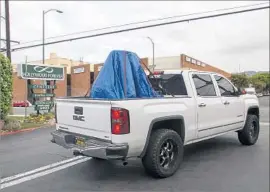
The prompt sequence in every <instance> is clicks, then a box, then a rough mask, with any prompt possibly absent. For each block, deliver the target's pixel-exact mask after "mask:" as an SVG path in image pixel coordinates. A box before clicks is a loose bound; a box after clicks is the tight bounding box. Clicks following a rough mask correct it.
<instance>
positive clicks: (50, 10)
mask: <svg viewBox="0 0 270 192" xmlns="http://www.w3.org/2000/svg"><path fill="white" fill-rule="evenodd" d="M52 11H55V12H57V13H63V11H61V10H59V9H49V10H47V11H44V10H43V12H42V63H43V64H45V15H46V14H47V13H49V12H52ZM46 84H47V85H48V84H50V81H46ZM46 92H47V93H49V92H50V91H49V90H47V91H46ZM53 92H54V91H53V90H52V93H53ZM51 100H52V98H51ZM49 111H50V110H49ZM37 114H39V110H37Z"/></svg>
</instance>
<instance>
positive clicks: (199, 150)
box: [83, 136, 243, 181]
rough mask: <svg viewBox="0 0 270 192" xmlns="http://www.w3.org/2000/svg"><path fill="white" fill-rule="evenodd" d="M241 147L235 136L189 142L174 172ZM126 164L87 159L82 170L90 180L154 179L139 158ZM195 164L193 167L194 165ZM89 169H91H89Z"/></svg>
mask: <svg viewBox="0 0 270 192" xmlns="http://www.w3.org/2000/svg"><path fill="white" fill-rule="evenodd" d="M239 148H243V146H241V145H240V144H239V142H238V140H237V138H235V137H226V136H225V137H224V136H222V137H218V138H213V139H210V140H207V141H202V142H199V143H196V144H191V145H188V146H186V147H185V155H184V160H183V163H182V165H181V167H180V169H179V171H178V172H177V173H176V174H175V175H178V176H179V174H181V172H185V171H189V170H190V169H194V168H195V167H198V166H200V164H203V163H207V162H208V163H209V161H219V160H220V159H223V161H224V157H226V156H228V155H229V154H231V153H232V152H233V151H234V150H239ZM128 162H129V163H128V165H126V166H124V165H123V164H122V162H121V161H97V160H93V159H91V160H89V161H88V162H87V164H86V165H85V167H84V168H83V172H85V174H87V175H86V177H88V179H90V180H98V181H102V180H107V179H108V180H118V181H125V180H130V179H132V180H136V181H138V180H144V181H146V178H147V180H148V181H149V180H155V179H153V178H152V177H150V176H148V175H147V174H146V173H145V171H144V168H143V166H142V163H141V160H140V159H131V160H129V161H128ZM194 165H195V167H194ZM90 170H91V171H90Z"/></svg>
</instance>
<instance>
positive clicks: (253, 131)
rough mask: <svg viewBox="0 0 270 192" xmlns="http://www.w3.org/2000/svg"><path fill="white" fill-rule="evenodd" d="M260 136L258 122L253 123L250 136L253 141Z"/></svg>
mask: <svg viewBox="0 0 270 192" xmlns="http://www.w3.org/2000/svg"><path fill="white" fill-rule="evenodd" d="M257 134H258V125H257V122H256V121H253V122H252V124H251V126H250V129H249V135H250V137H251V138H252V139H254V138H256V137H257Z"/></svg>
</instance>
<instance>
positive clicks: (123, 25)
mask: <svg viewBox="0 0 270 192" xmlns="http://www.w3.org/2000/svg"><path fill="white" fill-rule="evenodd" d="M263 4H269V3H257V4H252V5H243V6H237V7H230V8H223V9H216V10H211V11H204V12H198V13H190V14H185V15H175V16H170V17H163V18H157V19H149V20H144V21H138V22H131V23H126V24H121V25H113V26H109V27H103V28H98V29H92V30H87V31H80V32H75V33H69V34H64V35H58V36H53V37H48V38H46V40H48V39H54V38H61V37H66V36H71V35H78V34H82V33H89V32H94V31H101V30H105V29H112V28H116V27H125V26H130V25H135V24H143V23H148V22H153V21H162V20H167V19H173V18H181V17H185V16H192V15H200V14H205V13H212V12H218V11H227V10H232V9H238V8H245V7H253V6H258V5H263ZM37 41H41V40H33V41H26V42H22V43H21V45H24V44H28V43H33V42H37Z"/></svg>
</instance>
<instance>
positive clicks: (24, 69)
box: [17, 64, 64, 114]
mask: <svg viewBox="0 0 270 192" xmlns="http://www.w3.org/2000/svg"><path fill="white" fill-rule="evenodd" d="M17 71H18V73H17V75H18V77H19V78H22V79H31V80H44V81H53V82H54V83H53V85H47V84H43V85H42V84H30V85H29V86H30V90H31V97H32V98H33V101H34V103H33V105H35V110H36V111H37V114H39V111H40V110H41V111H48V112H49V111H50V110H51V109H52V108H53V106H54V102H53V98H54V97H55V94H54V89H56V85H55V83H56V81H59V80H60V81H61V80H64V67H60V66H59V67H58V66H51V65H43V64H19V65H18V66H17ZM34 89H44V90H51V91H50V93H47V91H46V93H35V92H34ZM46 97H50V100H43V101H42V100H40V99H41V98H46Z"/></svg>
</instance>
